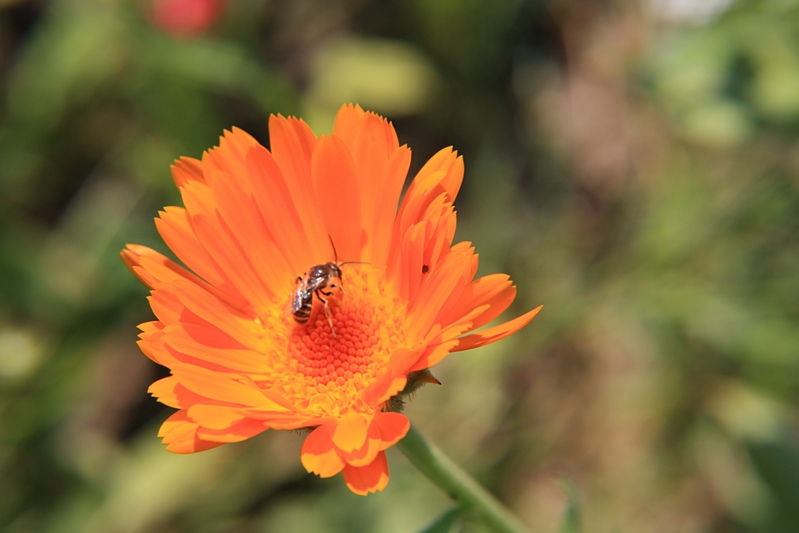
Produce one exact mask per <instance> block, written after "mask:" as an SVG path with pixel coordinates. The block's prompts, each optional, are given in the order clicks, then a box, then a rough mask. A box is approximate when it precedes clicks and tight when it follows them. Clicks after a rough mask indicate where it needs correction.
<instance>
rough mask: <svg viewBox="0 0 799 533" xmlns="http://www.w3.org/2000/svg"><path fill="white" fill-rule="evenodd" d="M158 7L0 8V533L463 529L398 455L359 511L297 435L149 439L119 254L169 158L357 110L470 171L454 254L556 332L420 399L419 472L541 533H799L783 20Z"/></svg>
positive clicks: (505, 5)
mask: <svg viewBox="0 0 799 533" xmlns="http://www.w3.org/2000/svg"><path fill="white" fill-rule="evenodd" d="M147 3H148V2H147V1H145V0H136V1H133V0H131V1H128V2H123V1H114V0H53V1H45V0H16V1H5V2H0V73H2V76H0V83H2V85H1V86H0V87H1V88H2V94H1V97H2V102H0V274H1V275H0V529H2V530H3V531H9V532H14V533H17V532H29V531H42V532H53V533H57V532H72V531H86V532H124V533H127V532H130V533H134V532H143V531H161V532H175V533H179V532H199V533H217V532H219V533H221V532H232V531H236V532H244V533H247V532H253V533H256V532H267V531H279V532H287V531H302V532H314V531H320V532H321V531H325V532H332V531H346V532H356V533H357V532H364V533H365V532H370V531H380V532H394V531H396V532H411V531H421V530H425V529H424V528H427V529H426V530H427V531H456V530H457V531H467V532H473V531H484V530H485V529H484V527H483V526H482V525H481V524H479V523H477V522H474V521H473V520H471V519H469V517H462V516H460V513H459V512H458V511H457V509H455V510H450V509H451V503H450V502H449V501H448V500H447V498H446V496H445V495H443V494H441V493H439V492H438V491H437V490H436V489H435V488H434V487H432V486H430V485H429V483H428V482H427V481H426V480H425V479H424V478H423V477H422V476H420V475H419V474H418V473H416V472H415V471H414V470H413V469H412V468H411V467H410V466H409V465H408V464H407V462H406V461H404V459H403V458H402V457H401V456H400V455H399V454H396V453H394V454H393V455H392V456H391V457H390V462H391V467H392V480H391V483H390V484H389V486H388V488H387V489H386V490H385V491H384V492H383V493H381V494H378V495H374V496H369V497H368V498H358V497H355V496H353V495H352V494H351V493H349V491H348V490H347V489H346V488H345V487H344V484H343V483H342V482H341V480H340V479H332V480H321V479H317V478H316V477H314V476H310V475H308V474H306V473H305V472H304V470H303V469H302V467H301V466H300V462H299V448H300V443H301V436H299V435H295V434H293V433H287V432H268V433H267V434H264V435H261V436H258V437H257V438H254V439H252V440H251V441H248V442H245V443H240V444H235V445H228V446H225V447H222V448H219V449H215V450H211V451H208V452H204V453H202V454H198V455H195V456H188V457H184V456H174V455H171V454H168V453H166V452H164V451H163V449H162V446H161V445H160V443H159V442H158V439H157V438H156V435H155V434H156V431H157V427H158V425H159V424H160V422H161V421H162V420H163V419H164V418H165V417H166V416H168V412H169V409H166V408H162V406H160V405H159V404H157V403H156V402H155V401H154V400H153V399H151V398H149V397H148V396H147V395H146V389H147V386H148V384H149V383H150V382H151V381H153V380H154V379H156V378H158V377H159V376H161V375H163V371H162V370H161V369H159V368H157V367H156V366H155V365H154V364H152V363H151V362H149V361H148V360H147V359H146V358H144V357H143V356H142V355H141V354H140V353H138V351H137V348H136V346H135V338H136V330H135V325H136V324H138V323H139V322H143V321H146V320H149V317H150V316H151V315H150V311H149V309H148V307H147V302H146V299H145V295H146V290H145V289H144V288H143V287H141V286H140V285H139V284H138V282H137V281H136V280H135V279H134V278H133V276H131V275H130V274H129V273H128V272H127V271H126V270H125V268H124V267H123V265H122V263H121V261H119V259H118V251H119V250H120V249H121V248H122V247H123V246H124V244H125V243H127V242H134V243H141V244H146V245H149V246H152V247H154V248H156V249H160V250H162V251H166V250H165V247H164V246H163V244H162V243H161V242H160V239H159V238H158V236H157V234H156V232H155V230H154V229H155V228H154V226H153V224H152V217H153V216H154V215H155V214H156V212H157V210H158V209H159V208H161V207H162V206H164V205H169V204H175V203H177V202H179V198H178V195H177V192H176V190H175V188H174V186H173V185H172V183H171V180H170V177H169V165H170V163H171V161H172V160H173V159H175V158H176V157H179V156H181V155H190V156H195V157H197V156H199V155H200V154H201V152H202V150H204V149H205V148H208V147H210V146H212V145H213V144H215V143H216V139H217V137H218V135H219V134H220V133H221V132H222V130H223V129H224V128H229V127H231V126H233V125H236V126H239V127H242V128H244V129H245V130H247V131H249V132H251V133H252V134H253V135H255V136H256V137H258V138H259V139H261V141H262V142H264V143H265V144H267V143H268V137H267V129H266V123H267V119H268V116H269V114H270V113H282V114H284V115H286V114H299V115H300V116H303V117H305V118H306V119H307V120H308V121H309V122H310V123H311V124H312V126H313V127H314V128H315V129H316V131H317V133H320V132H325V131H329V129H330V125H331V123H332V122H331V121H332V117H333V114H334V113H335V111H336V109H337V108H338V107H339V106H340V105H341V104H342V103H344V102H348V101H351V100H352V101H357V102H360V103H361V104H362V105H364V106H366V107H368V108H371V109H373V110H375V111H378V112H381V113H385V114H386V115H387V116H389V118H391V119H392V120H394V122H395V124H396V127H397V129H398V132H399V136H400V140H401V142H403V143H407V144H408V145H410V146H411V147H412V148H413V150H414V163H413V167H412V168H413V169H418V168H419V167H420V166H421V164H422V162H423V161H424V160H425V159H426V158H427V157H429V156H430V155H432V154H433V153H434V152H435V151H437V150H438V149H439V148H441V147H443V146H447V145H454V146H455V147H456V148H457V149H458V150H460V152H461V153H463V154H464V156H465V159H466V168H467V175H466V180H465V182H464V189H463V192H462V194H461V196H460V197H459V199H458V202H457V205H458V209H459V215H460V226H459V233H458V238H459V239H466V240H471V241H473V242H474V243H475V245H476V246H477V249H478V251H480V253H481V258H482V264H481V272H485V273H488V272H495V271H504V272H509V273H510V274H511V275H512V276H513V279H514V280H515V281H516V283H517V285H518V288H519V298H518V300H519V301H518V302H517V304H516V305H515V310H516V311H520V310H525V309H529V308H531V307H532V306H534V305H538V304H539V303H544V304H546V306H545V308H544V311H543V312H542V314H541V315H540V316H539V318H537V319H536V320H535V321H534V322H533V324H531V325H530V326H529V327H527V328H526V329H525V330H524V331H523V332H522V333H520V334H519V335H518V336H517V337H516V338H512V339H509V340H506V341H503V342H502V343H499V344H498V345H492V346H491V347H486V348H483V349H480V350H477V351H474V352H470V353H462V354H457V355H453V356H452V357H450V358H449V359H447V360H446V361H445V362H443V363H442V364H441V365H440V366H439V367H437V368H436V369H435V373H436V376H437V377H438V378H439V379H440V380H441V381H442V382H443V383H444V385H443V386H441V387H426V388H424V389H422V390H420V391H419V392H418V394H417V397H416V399H415V400H414V401H413V402H410V404H409V406H408V409H407V411H406V412H407V414H408V415H409V416H410V417H411V418H413V420H414V422H415V423H416V424H417V425H418V426H419V427H420V428H421V429H423V430H424V431H425V432H426V433H427V434H428V436H429V437H430V438H431V439H432V440H434V441H436V442H437V443H438V444H439V445H440V446H441V447H442V448H443V449H444V450H445V451H446V452H448V453H449V454H451V455H452V456H453V457H454V458H455V459H456V460H457V461H458V462H460V463H461V464H463V465H464V466H465V467H466V468H467V469H468V470H470V471H471V472H473V473H474V474H475V475H476V476H477V477H478V478H479V479H480V480H481V481H482V482H483V483H485V484H486V485H487V486H488V487H489V489H490V490H492V491H493V492H494V493H495V494H497V495H498V496H499V497H500V498H501V499H503V500H504V501H505V502H506V503H507V504H508V505H509V506H511V507H512V508H513V509H515V510H516V511H517V512H518V513H519V515H520V516H521V517H522V519H523V520H524V521H525V522H527V523H528V524H529V525H530V527H531V530H533V531H535V532H547V531H549V532H555V531H559V530H560V531H576V530H577V528H578V527H579V530H581V531H585V532H592V531H598V532H608V531H614V532H616V531H618V532H624V531H630V532H633V531H634V532H656V531H664V530H666V531H684V532H719V533H722V532H723V533H726V532H742V533H749V532H751V533H790V532H795V531H799V514H798V513H797V508H798V507H797V505H796V502H797V501H799V380H798V379H797V375H798V374H797V372H798V371H799V2H797V1H796V0H739V1H731V0H713V1H710V0H708V1H707V2H689V1H681V0H638V1H633V0H631V1H627V2H593V1H590V0H538V1H536V0H506V1H504V2H489V1H488V0H470V1H466V0H456V1H453V0H424V1H422V0H417V1H413V2H399V1H395V0H390V1H378V0H335V1H332V2H331V1H324V0H294V1H289V0H272V1H266V2H252V1H247V0H228V2H227V5H226V9H225V11H224V13H223V16H222V17H221V18H220V19H219V20H218V21H217V22H216V23H215V25H214V26H213V27H212V28H211V29H210V30H209V31H208V32H207V33H206V34H205V35H203V36H200V37H195V38H192V39H186V38H176V37H172V36H170V35H169V34H167V33H165V32H164V31H162V30H160V29H159V28H156V27H154V26H153V25H152V24H151V23H150V22H149V19H148V16H147V15H146V13H147V9H146V7H147ZM564 478H566V479H569V480H571V481H570V482H569V484H568V487H569V488H568V489H567V490H564V488H563V484H562V482H561V480H562V479H564ZM578 494H579V498H578V496H577V495H578ZM578 501H579V507H578Z"/></svg>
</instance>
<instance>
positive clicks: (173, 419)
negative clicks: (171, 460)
mask: <svg viewBox="0 0 799 533" xmlns="http://www.w3.org/2000/svg"><path fill="white" fill-rule="evenodd" d="M198 429H199V426H198V425H197V424H196V423H194V422H192V421H191V420H190V419H189V418H188V416H187V415H186V411H178V412H177V413H174V414H173V415H172V416H170V417H169V418H167V419H166V421H164V423H163V424H161V429H160V430H159V431H158V436H159V437H161V438H162V440H163V442H164V444H166V445H167V447H166V449H167V451H170V452H172V453H181V454H183V453H196V452H201V451H204V450H210V449H211V448H216V447H217V446H220V445H221V444H222V443H221V442H208V441H206V440H203V439H201V438H200V437H199V436H198V435H197V430H198Z"/></svg>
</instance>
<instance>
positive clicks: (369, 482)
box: [343, 452, 388, 496]
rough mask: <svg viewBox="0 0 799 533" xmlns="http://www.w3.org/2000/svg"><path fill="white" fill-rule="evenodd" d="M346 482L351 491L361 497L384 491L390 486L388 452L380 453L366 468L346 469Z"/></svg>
mask: <svg viewBox="0 0 799 533" xmlns="http://www.w3.org/2000/svg"><path fill="white" fill-rule="evenodd" d="M343 473H344V481H346V482H347V486H348V487H349V489H350V490H351V491H352V492H354V493H355V494H358V495H360V496H366V495H367V494H369V493H370V492H377V491H379V490H383V489H384V488H386V485H388V460H387V459H386V452H379V453H378V454H377V457H375V460H374V461H372V462H371V463H370V464H368V465H366V466H352V465H347V466H345V467H344V472H343Z"/></svg>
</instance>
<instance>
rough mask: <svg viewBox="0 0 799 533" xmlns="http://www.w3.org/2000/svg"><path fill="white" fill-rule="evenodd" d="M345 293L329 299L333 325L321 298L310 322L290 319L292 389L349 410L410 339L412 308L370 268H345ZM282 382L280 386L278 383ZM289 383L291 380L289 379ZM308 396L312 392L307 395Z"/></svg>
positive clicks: (289, 371) (353, 266)
mask: <svg viewBox="0 0 799 533" xmlns="http://www.w3.org/2000/svg"><path fill="white" fill-rule="evenodd" d="M343 283H344V291H343V292H337V293H335V294H334V296H332V297H330V299H329V309H330V312H331V317H332V322H333V328H334V329H335V332H336V334H335V335H333V332H332V331H331V328H330V323H329V322H328V320H327V316H326V315H325V310H324V307H323V306H322V304H321V303H320V302H315V303H314V309H313V312H312V314H311V318H310V320H309V321H308V322H307V323H305V324H296V323H292V322H291V321H286V322H285V323H286V324H288V327H289V328H290V330H289V331H288V332H287V343H288V350H287V354H288V357H289V361H286V365H285V368H286V371H287V374H291V375H286V376H285V377H286V378H288V379H287V382H290V383H291V386H290V387H289V388H290V389H294V390H297V391H298V392H299V391H300V390H304V391H305V393H306V395H307V394H311V395H313V394H326V395H327V397H328V398H329V400H330V401H331V403H332V404H334V405H331V406H329V407H330V408H331V409H332V408H349V407H354V406H355V404H357V403H358V401H359V400H358V399H359V398H360V393H361V391H363V389H365V388H366V387H368V386H369V385H370V384H371V383H373V382H374V381H376V380H377V379H378V378H379V377H381V376H382V375H383V374H384V373H385V372H386V369H387V363H388V359H389V357H390V356H391V354H392V353H393V352H394V351H395V350H396V349H398V348H401V347H403V346H402V345H401V344H400V342H401V341H402V340H403V339H406V338H407V336H406V335H405V332H404V326H405V323H406V309H405V307H404V305H402V304H401V302H400V300H399V298H398V297H397V296H396V295H394V294H393V293H392V292H391V291H390V290H388V289H387V288H386V287H385V286H384V282H383V278H382V275H381V274H380V273H379V272H377V271H376V270H375V269H373V268H371V267H369V266H361V265H357V266H356V265H348V266H346V267H344V280H343ZM276 385H277V384H276ZM286 385H288V383H286ZM306 397H307V396H306Z"/></svg>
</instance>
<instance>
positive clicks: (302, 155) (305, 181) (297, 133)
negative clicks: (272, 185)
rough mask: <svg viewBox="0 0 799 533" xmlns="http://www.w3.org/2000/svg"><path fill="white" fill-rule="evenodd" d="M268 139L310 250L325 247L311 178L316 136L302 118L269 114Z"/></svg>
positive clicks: (327, 243)
mask: <svg viewBox="0 0 799 533" xmlns="http://www.w3.org/2000/svg"><path fill="white" fill-rule="evenodd" d="M269 139H270V145H271V149H272V156H273V157H274V159H275V162H277V165H278V167H279V168H280V170H281V174H282V176H283V177H284V183H285V185H286V188H287V189H288V191H289V194H290V196H291V203H292V205H294V206H295V207H296V209H297V213H298V214H299V216H300V218H301V219H302V220H303V221H304V225H305V228H306V234H307V235H308V240H309V241H310V244H311V246H312V248H313V249H314V251H319V250H323V249H324V250H327V249H328V246H329V240H328V238H327V230H325V228H324V224H323V223H322V218H321V217H320V216H319V204H318V202H317V200H316V195H315V194H314V187H313V183H312V181H311V156H312V155H313V153H314V149H315V147H316V137H315V136H314V134H313V132H312V131H311V128H309V127H308V125H307V124H306V123H305V122H303V121H302V120H297V119H296V118H283V117H281V116H280V115H278V116H274V115H273V116H271V117H269ZM309 228H310V231H308V229H309Z"/></svg>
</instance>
